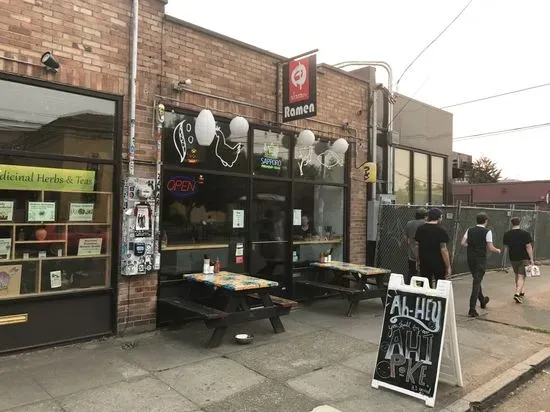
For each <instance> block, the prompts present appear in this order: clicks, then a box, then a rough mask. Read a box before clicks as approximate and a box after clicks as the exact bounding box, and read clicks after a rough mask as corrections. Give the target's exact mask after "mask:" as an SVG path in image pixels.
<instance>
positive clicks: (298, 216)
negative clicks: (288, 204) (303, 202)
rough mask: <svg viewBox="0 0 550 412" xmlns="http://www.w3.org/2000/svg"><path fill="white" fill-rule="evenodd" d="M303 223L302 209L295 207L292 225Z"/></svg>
mask: <svg viewBox="0 0 550 412" xmlns="http://www.w3.org/2000/svg"><path fill="white" fill-rule="evenodd" d="M301 224H302V209H294V212H293V214H292V225H293V226H300V225H301Z"/></svg>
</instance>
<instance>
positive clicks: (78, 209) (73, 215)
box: [69, 203, 95, 222]
mask: <svg viewBox="0 0 550 412" xmlns="http://www.w3.org/2000/svg"><path fill="white" fill-rule="evenodd" d="M94 206H95V204H94V203H70V205H69V222H92V221H93V220H94Z"/></svg>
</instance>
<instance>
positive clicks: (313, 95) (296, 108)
mask: <svg viewBox="0 0 550 412" xmlns="http://www.w3.org/2000/svg"><path fill="white" fill-rule="evenodd" d="M316 115H317V56H316V55H315V54H312V55H310V56H308V57H304V58H302V59H296V60H291V61H289V62H287V63H285V64H284V65H283V122H290V121H292V120H298V119H306V118H308V117H313V116H316Z"/></svg>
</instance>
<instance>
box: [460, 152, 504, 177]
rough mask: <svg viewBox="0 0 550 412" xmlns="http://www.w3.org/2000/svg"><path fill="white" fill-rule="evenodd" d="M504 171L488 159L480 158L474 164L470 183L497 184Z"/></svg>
mask: <svg viewBox="0 0 550 412" xmlns="http://www.w3.org/2000/svg"><path fill="white" fill-rule="evenodd" d="M501 172H502V170H501V169H499V168H498V167H497V165H496V163H495V162H493V161H492V160H491V159H489V158H488V157H485V156H483V157H480V158H479V159H477V160H475V161H474V163H473V164H472V170H471V171H470V176H469V178H468V183H496V182H498V181H499V180H500V177H501V176H500V175H501Z"/></svg>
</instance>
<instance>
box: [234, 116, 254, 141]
mask: <svg viewBox="0 0 550 412" xmlns="http://www.w3.org/2000/svg"><path fill="white" fill-rule="evenodd" d="M248 128H249V125H248V120H246V119H245V118H244V117H242V116H237V117H234V118H233V120H231V122H230V123H229V131H230V132H231V134H230V136H229V137H230V138H231V137H246V136H247V135H248Z"/></svg>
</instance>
